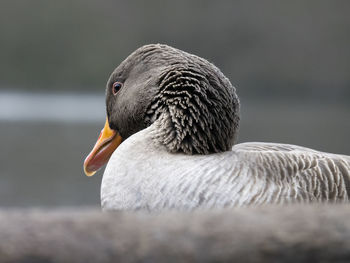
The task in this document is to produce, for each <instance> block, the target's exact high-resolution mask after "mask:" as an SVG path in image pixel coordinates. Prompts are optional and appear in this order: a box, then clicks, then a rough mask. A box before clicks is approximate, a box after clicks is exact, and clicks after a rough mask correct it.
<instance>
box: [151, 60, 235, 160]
mask: <svg viewBox="0 0 350 263" xmlns="http://www.w3.org/2000/svg"><path fill="white" fill-rule="evenodd" d="M201 62H203V61H201ZM158 84H159V87H160V89H159V93H158V94H157V95H156V96H155V97H154V99H153V101H152V103H151V105H150V106H149V108H148V110H147V112H146V116H145V120H146V123H148V125H150V124H152V123H154V122H155V120H158V121H157V122H156V123H155V124H156V125H157V126H158V127H157V131H158V132H157V134H156V136H155V138H154V139H156V140H157V141H158V142H160V143H161V144H163V145H165V147H166V148H167V150H168V151H169V152H183V153H186V154H208V153H214V152H222V151H227V150H230V149H231V147H232V145H233V144H234V142H235V139H236V135H237V132H238V126H239V100H238V98H237V95H236V92H235V88H234V87H233V86H232V85H231V83H230V82H229V80H228V79H227V78H226V77H225V76H224V75H223V74H222V73H221V72H220V71H219V70H218V69H217V68H216V67H215V66H213V65H212V64H209V63H204V62H203V64H202V65H200V68H199V67H198V65H197V64H192V63H189V62H187V63H186V65H185V66H183V65H179V64H175V65H173V66H172V67H171V68H168V69H167V70H165V71H164V73H163V74H162V75H161V77H160V80H159V83H158Z"/></svg>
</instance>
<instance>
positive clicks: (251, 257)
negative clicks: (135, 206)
mask: <svg viewBox="0 0 350 263" xmlns="http://www.w3.org/2000/svg"><path fill="white" fill-rule="evenodd" d="M349 218H350V209H349V206H347V205H333V206H330V205H329V206H289V207H265V208H249V209H234V210H224V211H210V212H204V211H200V212H195V213H181V212H168V213H162V214H157V215H150V214H144V213H125V212H115V213H102V212H100V211H98V210H93V209H92V210H89V209H83V210H79V209H74V210H73V209H70V210H2V211H0V262H194V261H199V262H227V261H230V262H231V261H232V262H331V261H332V262H349V261H350V220H349Z"/></svg>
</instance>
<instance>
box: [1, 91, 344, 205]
mask: <svg viewBox="0 0 350 263" xmlns="http://www.w3.org/2000/svg"><path fill="white" fill-rule="evenodd" d="M241 102H242V109H241V117H242V120H241V128H240V136H239V141H240V142H244V141H268V142H280V143H293V144H298V145H304V146H307V147H311V148H315V149H317V150H322V151H327V152H336V153H343V154H348V155H350V144H349V140H348V138H349V134H350V121H349V114H350V107H349V105H344V104H343V105H340V104H324V103H316V102H313V103H309V102H299V103H295V102H294V101H288V102H287V101H284V102H283V101H259V100H257V99H255V100H251V99H250V98H243V99H242V100H241ZM104 121H105V108H104V96H103V94H102V95H93V94H91V95H80V94H23V93H10V92H2V93H0V127H1V128H0V143H1V151H0V167H1V172H0V178H1V181H0V182H1V183H0V206H63V205H98V204H99V191H100V190H99V186H100V181H101V176H102V174H103V171H100V172H98V173H97V174H96V175H95V176H94V177H92V178H88V177H86V176H84V174H83V169H82V164H83V160H84V158H85V156H86V154H87V153H88V152H89V151H90V150H91V147H92V146H93V145H94V143H95V140H96V139H97V136H98V133H99V131H100V129H101V128H102V126H103V124H104Z"/></svg>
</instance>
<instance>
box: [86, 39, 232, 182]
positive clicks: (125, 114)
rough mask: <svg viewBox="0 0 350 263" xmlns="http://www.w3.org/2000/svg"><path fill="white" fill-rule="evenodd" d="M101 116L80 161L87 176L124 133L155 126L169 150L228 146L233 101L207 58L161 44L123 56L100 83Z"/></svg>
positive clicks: (227, 84)
mask: <svg viewBox="0 0 350 263" xmlns="http://www.w3.org/2000/svg"><path fill="white" fill-rule="evenodd" d="M106 110H107V118H106V123H105V126H104V128H103V129H102V131H101V134H100V136H99V138H98V140H97V142H96V144H95V146H94V148H93V149H92V151H91V152H90V154H89V155H88V156H87V158H86V159H85V162H84V171H85V173H86V175H88V176H91V175H93V174H94V173H95V172H96V171H97V170H98V169H99V168H101V167H102V166H103V165H104V164H105V163H106V162H108V160H109V158H110V156H111V155H112V153H113V152H114V151H115V149H116V148H117V147H118V146H119V145H120V144H121V143H122V142H123V141H124V140H127V138H128V137H130V136H132V135H133V134H135V133H137V132H138V131H140V130H142V129H145V128H147V127H148V126H150V125H153V124H154V125H156V131H157V132H156V135H155V136H154V140H156V141H157V143H160V144H162V145H164V146H165V148H166V149H167V151H169V152H171V153H175V152H181V153H183V154H210V153H216V152H223V151H227V150H230V149H231V148H232V146H233V144H234V143H235V140H236V137H237V133H238V127H239V100H238V97H237V94H236V90H235V88H234V87H233V86H232V85H231V83H230V81H229V80H228V79H227V78H226V77H225V76H224V75H223V73H222V72H221V71H220V70H219V69H218V68H217V67H215V66H214V65H213V64H211V63H209V62H208V61H207V60H205V59H203V58H200V57H198V56H195V55H192V54H189V53H186V52H184V51H181V50H178V49H175V48H172V47H170V46H167V45H161V44H151V45H146V46H143V47H141V48H139V49H137V50H136V51H134V52H133V53H132V54H131V55H129V56H128V57H127V58H126V59H125V60H124V61H123V62H122V63H121V64H120V65H119V66H118V67H117V68H116V69H115V70H114V71H113V72H112V74H111V76H110V77H109V80H108V82H107V85H106Z"/></svg>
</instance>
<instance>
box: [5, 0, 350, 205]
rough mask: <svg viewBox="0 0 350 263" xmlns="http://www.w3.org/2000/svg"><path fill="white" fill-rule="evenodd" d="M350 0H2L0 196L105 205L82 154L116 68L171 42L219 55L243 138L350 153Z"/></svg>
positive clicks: (17, 201)
mask: <svg viewBox="0 0 350 263" xmlns="http://www.w3.org/2000/svg"><path fill="white" fill-rule="evenodd" d="M349 10H350V2H349V1H346V0H343V1H342V0H339V1H326V0H309V1H303V0H293V1H253V2H252V1H200V0H196V1H185V0H177V1H167V2H166V1H154V0H150V1H123V2H122V1H111V0H109V1H108V0H106V1H98V0H75V1H68V0H60V1H45V0H32V1H25V0H23V1H18V0H11V1H6V0H5V1H1V3H0V37H1V41H0V143H1V151H0V167H1V171H0V180H1V181H0V206H20V207H27V206H66V205H99V191H100V190H99V187H100V181H101V177H102V174H103V170H102V171H99V172H98V173H97V174H96V175H95V176H94V177H92V178H88V177H86V176H84V174H83V169H82V165H83V160H84V158H85V156H86V155H87V154H88V153H89V151H90V150H91V148H92V146H93V145H94V143H95V141H96V139H97V136H98V134H99V132H100V130H101V129H102V127H103V124H104V121H105V105H104V89H105V83H106V81H107V78H108V77H109V74H110V73H111V71H112V70H113V69H114V68H115V67H116V66H117V65H118V64H119V63H120V62H121V61H122V60H123V59H124V58H125V57H127V56H128V55H129V54H130V53H131V52H132V51H134V50H135V49H136V48H138V47H140V46H142V45H144V44H149V43H165V44H169V45H172V46H174V47H177V48H179V49H183V50H185V51H188V52H191V53H194V54H196V55H199V56H201V57H204V58H206V59H208V60H209V61H211V62H213V63H214V64H215V65H217V66H218V67H219V68H220V69H221V70H222V71H223V72H224V74H225V75H226V76H227V77H228V78H229V79H230V80H231V82H232V84H233V85H234V86H235V87H236V88H237V90H238V94H239V96H240V98H241V104H242V106H241V119H242V121H241V128H240V136H239V141H240V142H245V141H266V142H279V143H292V144H297V145H303V146H307V147H311V148H314V149H317V150H321V151H326V152H336V153H342V154H347V155H350V143H349V134H350V117H349V114H350V15H349Z"/></svg>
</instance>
